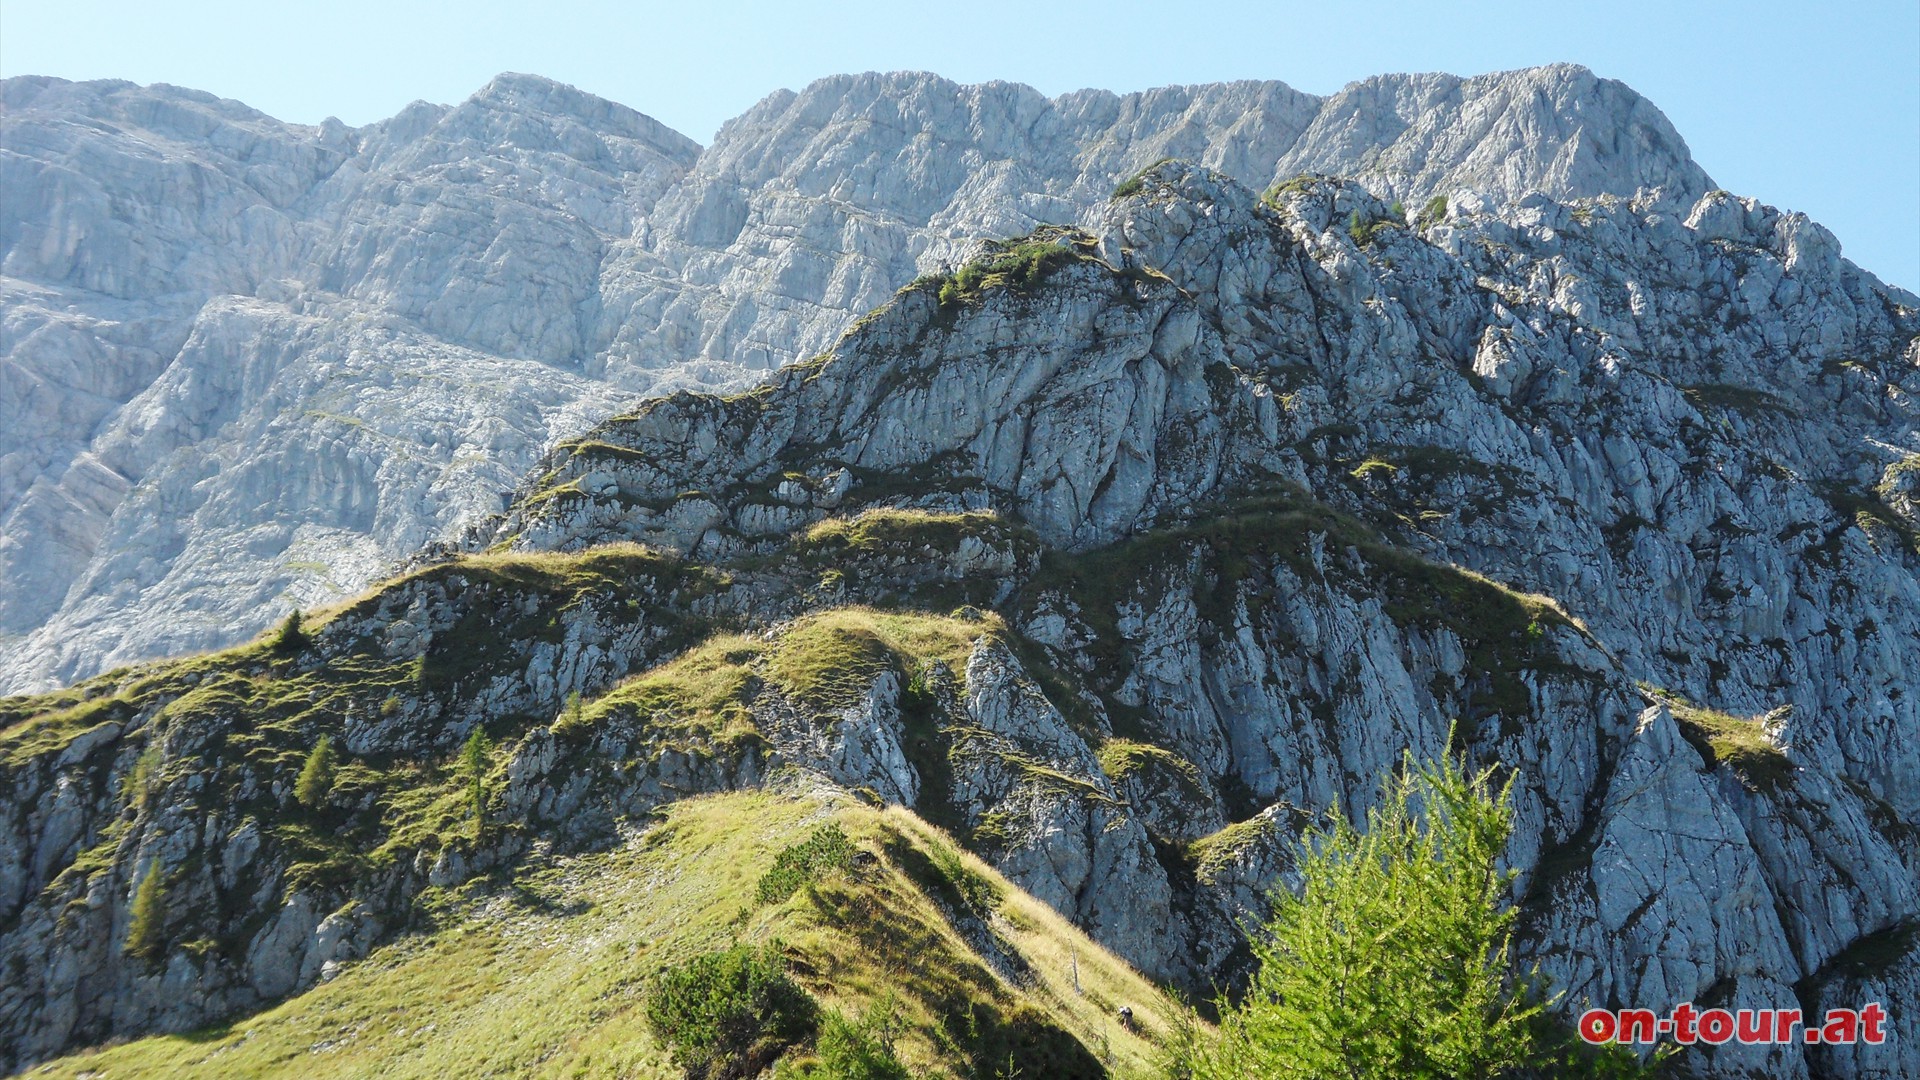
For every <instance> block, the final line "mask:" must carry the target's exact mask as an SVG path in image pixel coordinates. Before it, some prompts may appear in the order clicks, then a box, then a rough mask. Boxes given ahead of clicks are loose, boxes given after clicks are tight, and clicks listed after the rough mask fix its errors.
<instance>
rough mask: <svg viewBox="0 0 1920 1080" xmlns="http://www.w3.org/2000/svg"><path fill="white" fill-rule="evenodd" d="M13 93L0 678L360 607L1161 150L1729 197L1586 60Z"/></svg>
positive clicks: (1501, 191) (1397, 179)
mask: <svg viewBox="0 0 1920 1080" xmlns="http://www.w3.org/2000/svg"><path fill="white" fill-rule="evenodd" d="M0 94H4V95H5V101H6V105H7V111H6V114H5V116H4V117H0V146H4V147H6V148H7V149H8V151H9V152H8V153H7V154H6V155H5V156H4V157H0V181H3V182H4V183H5V185H6V187H7V188H8V190H10V191H12V192H15V193H16V197H14V198H10V199H9V200H7V202H6V203H5V205H4V206H3V207H0V211H4V212H3V213H0V270H4V274H5V279H4V283H3V284H4V286H5V289H6V293H5V295H4V296H0V301H3V302H4V305H5V308H6V310H7V312H8V320H9V322H8V327H9V331H8V336H7V337H6V338H5V339H4V340H0V348H4V349H5V354H4V355H6V356H7V357H8V358H9V359H10V360H11V362H12V366H11V367H10V368H9V370H10V371H11V372H13V376H12V379H11V381H10V382H8V383H6V384H3V385H0V395H6V396H5V401H6V402H7V403H10V404H17V405H18V407H19V409H20V415H21V416H22V422H21V423H19V424H17V425H15V426H14V427H13V429H11V430H10V431H9V432H6V433H0V462H4V463H5V465H6V467H5V469H4V471H0V523H4V525H5V529H4V534H3V535H0V689H4V688H16V689H27V688H38V687H45V686H48V685H52V684H54V683H58V682H62V681H68V680H71V679H73V678H78V677H82V676H84V675H86V674H91V673H93V672H97V671H100V670H105V669H106V668H107V667H111V666H113V665H115V664H119V663H126V662H130V661H134V660H138V659H145V658H150V657H154V656H159V655H168V654H172V653H178V652H182V651H192V650H195V649H203V648H213V647H219V646H221V645H225V644H230V643H232V642H234V641H238V640H242V639H244V638H245V637H247V636H249V635H251V634H252V633H254V632H256V631H257V630H259V629H260V628H262V627H264V626H265V625H267V624H269V623H271V622H273V621H274V620H276V619H278V618H279V617H280V616H281V615H283V614H285V612H286V611H288V610H290V609H291V608H293V607H295V606H305V607H312V606H315V605H318V604H325V603H329V602H332V601H333V600H336V599H339V598H342V597H344V596H347V595H351V594H352V593H353V592H356V591H358V590H359V589H360V588H363V587H365V586H366V585H367V584H369V583H371V582H372V581H373V580H375V579H376V578H377V577H378V576H380V575H381V574H383V573H385V572H386V571H387V570H388V569H389V568H391V567H392V566H394V565H396V564H397V563H398V562H399V561H400V560H403V559H405V558H407V557H408V556H409V555H410V553H411V552H412V551H413V550H415V549H416V548H418V547H419V546H420V545H422V544H424V543H427V542H429V541H433V540H436V539H440V540H444V539H447V538H449V537H451V536H452V535H455V534H457V532H458V531H459V530H460V529H461V528H464V527H465V526H466V525H467V524H470V523H471V522H472V521H474V520H476V519H477V518H478V517H480V516H483V515H484V514H486V513H487V512H490V511H491V510H493V509H496V508H497V506H498V499H499V498H500V493H501V492H503V491H505V490H508V489H510V488H511V487H513V486H514V485H515V484H516V483H517V482H518V481H519V479H520V477H521V475H522V472H523V471H524V470H525V469H527V468H530V467H531V466H532V464H533V462H534V461H535V460H536V459H537V457H538V456H539V454H540V453H541V452H543V450H544V449H545V448H546V447H547V446H548V445H550V444H551V443H552V442H554V441H555V440H557V439H559V438H563V437H565V436H567V435H570V434H573V433H575V432H577V431H579V430H580V429H582V428H584V427H585V426H587V425H588V424H590V423H592V422H594V421H596V420H598V419H601V418H604V417H605V416H608V415H611V414H612V413H613V412H614V411H616V409H617V408H618V407H619V405H620V404H621V403H622V402H624V401H631V400H632V399H633V398H634V397H636V396H638V395H639V394H642V393H645V392H649V391H664V390H668V389H672V388H674V387H678V386H693V387H700V386H706V387H729V386H735V385H738V384H740V383H741V382H742V381H743V380H750V379H753V378H757V377H760V376H761V375H763V374H764V373H765V372H767V371H769V370H772V369H773V368H776V367H778V366H779V365H781V364H784V363H787V362H790V361H792V360H795V359H799V358H802V357H805V356H809V355H813V354H816V353H819V352H821V351H823V350H825V349H827V348H829V347H830V346H831V345H832V344H833V342H834V340H835V339H836V338H837V337H838V335H839V334H840V332H841V331H842V330H844V329H845V328H846V327H847V326H848V325H850V324H852V323H853V322H854V321H855V320H856V319H858V318H859V317H860V316H862V315H864V314H866V313H867V312H868V311H870V310H872V309H873V308H874V307H876V306H877V305H879V304H881V303H882V302H884V301H885V300H886V299H887V298H888V297H889V296H891V295H892V293H893V291H894V290H895V289H897V288H899V287H900V286H902V285H904V284H906V283H907V282H908V281H910V280H912V279H913V278H915V277H916V276H918V275H921V274H925V273H930V272H934V271H937V270H939V269H940V268H941V267H942V266H945V265H955V264H958V263H959V262H962V261H964V260H965V259H966V258H967V257H969V252H970V251H971V250H972V249H973V248H974V246H975V245H977V243H978V242H980V241H981V240H984V239H989V238H993V237H1000V236H1008V235H1016V234H1019V233H1022V232H1025V231H1027V230H1029V229H1031V228H1033V227H1034V226H1035V225H1037V224H1040V223H1042V222H1048V221H1052V222H1071V221H1075V220H1077V219H1079V218H1081V217H1082V216H1083V215H1085V214H1087V213H1092V212H1094V211H1095V210H1097V208H1098V207H1100V206H1101V205H1103V204H1104V203H1105V201H1106V199H1107V197H1108V195H1109V194H1110V192H1111V191H1112V189H1113V186H1114V184H1115V183H1117V182H1118V181H1119V180H1120V179H1121V178H1122V177H1124V176H1126V175H1127V174H1129V173H1131V172H1134V171H1135V170H1137V169H1139V168H1141V167H1143V166H1145V165H1147V164H1150V163H1151V162H1153V161H1155V160H1158V159H1160V158H1163V157H1184V158H1189V159H1192V160H1195V161H1198V162H1200V163H1203V164H1207V165H1209V166H1212V167H1216V168H1219V169H1221V170H1222V171H1224V172H1226V173H1228V174H1229V175H1237V176H1240V177H1242V178H1243V179H1244V181H1245V182H1246V183H1247V184H1248V186H1250V187H1254V188H1256V189H1260V188H1265V187H1267V186H1269V185H1270V184H1272V183H1275V182H1278V181H1282V180H1285V179H1287V178H1288V177H1289V176H1292V175H1293V174H1294V173H1296V172H1301V171H1325V172H1331V173H1340V174H1350V175H1357V176H1359V178H1360V179H1361V181H1362V182H1363V183H1367V184H1370V185H1372V186H1373V188H1374V189H1375V190H1376V191H1377V192H1378V193H1379V194H1381V195H1383V196H1385V197H1387V198H1389V200H1394V199H1399V200H1404V201H1405V202H1407V203H1409V204H1411V205H1413V206H1415V207H1416V208H1417V207H1418V206H1419V205H1420V204H1421V203H1423V202H1425V201H1426V199H1427V198H1428V197H1429V196H1431V195H1432V194H1434V193H1436V192H1440V191H1445V192H1448V193H1452V194H1459V193H1461V192H1467V191H1471V190H1478V191H1479V192H1481V194H1480V195H1478V196H1475V197H1480V198H1488V199H1492V200H1494V201H1496V202H1498V201H1501V200H1505V199H1511V198H1516V197H1519V196H1520V195H1521V194H1522V193H1524V192H1526V191H1529V190H1534V189H1539V190H1543V191H1545V192H1547V193H1549V194H1556V195H1557V197H1562V198H1577V197H1597V196H1611V197H1621V198H1624V197H1630V196H1632V195H1633V194H1634V193H1635V192H1637V191H1639V190H1640V189H1642V188H1650V187H1663V188H1665V189H1666V192H1667V197H1668V199H1669V200H1670V201H1672V202H1673V203H1675V210H1674V212H1675V213H1684V209H1683V207H1682V204H1688V203H1691V202H1692V201H1693V200H1694V199H1696V198H1698V197H1699V196H1700V195H1701V194H1703V193H1704V192H1705V191H1706V190H1708V189H1709V188H1710V187H1711V184H1712V182H1711V180H1710V179H1709V178H1708V177H1707V176H1706V174H1705V173H1704V172H1703V171H1701V170H1700V168H1699V167H1698V166H1697V165H1696V164H1694V163H1693V161H1692V160H1691V158H1690V156H1689V155H1688V153H1687V149H1686V144H1685V142H1684V140H1683V139H1682V138H1681V137H1680V135H1679V133H1677V132H1675V131H1674V130H1673V128H1672V125H1671V124H1669V123H1668V122H1667V121H1666V119H1665V117H1664V116H1662V115H1661V114H1660V112H1659V110H1658V109H1657V108H1656V107H1654V106H1653V105H1652V104H1651V103H1649V102H1647V101H1646V99H1645V98H1643V97H1641V96H1640V95H1638V94H1636V93H1634V92H1633V91H1632V90H1631V88H1628V87H1626V86H1624V85H1623V84H1620V83H1618V82H1614V81H1611V80H1604V79H1599V78H1597V77H1595V76H1594V75H1593V74H1592V73H1591V72H1589V71H1587V70H1586V69H1584V68H1581V67H1578V66H1577V65H1556V66H1550V67H1544V68H1536V69H1529V70H1527V71H1521V72H1511V73H1504V74H1495V75H1488V76H1478V77H1475V78H1472V79H1456V78H1451V77H1441V76H1397V75H1396V76H1380V77H1377V78H1375V79H1372V80H1368V81H1365V82H1363V83H1360V84H1356V86H1355V87H1353V88H1352V89H1350V90H1349V91H1346V92H1343V93H1341V94H1338V95H1335V96H1333V97H1330V98H1325V99H1321V98H1316V97H1313V96H1311V95H1305V94H1300V93H1297V92H1295V91H1292V90H1290V89H1288V88H1286V87H1285V86H1284V84H1279V83H1271V82H1269V83H1231V84H1218V85H1213V86H1201V87H1191V88H1184V89H1170V90H1163V91H1154V92H1149V93H1142V94H1133V95H1127V96H1120V95H1114V94H1108V93H1104V92H1084V93H1079V94H1070V95H1065V96H1062V97H1060V98H1055V99H1048V98H1045V97H1043V96H1041V95H1040V94H1039V93H1037V92H1036V91H1033V90H1031V89H1030V88H1026V87H1022V86H1018V85H1015V84H1009V83H995V84H986V85H982V86H963V85H960V84H955V83H951V82H948V81H946V80H944V79H939V78H936V77H932V76H926V75H867V76H840V77H835V78H832V79H825V80H821V81H820V82H817V83H815V84H813V85H812V86H810V87H808V88H807V89H806V90H805V91H804V92H802V93H798V94H789V93H784V92H783V93H777V94H774V95H772V96H770V97H768V98H766V99H765V100H763V101H762V102H761V104H760V105H758V106H756V107H755V108H754V109H752V110H749V111H748V112H747V113H745V114H743V115H742V117H740V118H739V119H738V120H737V121H736V122H734V123H732V124H729V125H728V126H727V127H726V128H724V129H723V131H722V133H721V135H722V137H721V138H720V139H719V140H717V141H716V142H715V143H713V144H712V145H711V146H708V147H705V148H700V147H698V145H697V144H695V143H694V142H693V141H692V140H690V139H687V138H685V137H684V136H681V135H679V134H677V133H674V132H672V131H670V130H668V129H666V128H665V127H664V126H662V125H660V124H658V123H657V122H655V121H653V120H651V119H649V118H647V117H646V116H644V115H643V114H641V113H638V112H635V111H633V110H631V109H628V108H626V107H625V106H620V105H616V104H614V103H612V102H608V101H605V100H604V99H601V98H597V97H594V96H593V95H590V94H585V93H582V92H580V91H578V90H576V89H573V88H571V87H567V86H564V85H562V84H558V83H555V82H553V81H551V80H547V79H541V78H538V77H533V76H518V75H515V76H502V77H500V78H497V79H495V80H493V81H492V82H490V83H489V84H488V85H487V86H486V87H483V88H482V89H481V90H480V91H479V92H477V93H476V94H475V95H473V96H472V97H471V98H469V99H468V100H467V101H465V102H463V103H461V104H460V105H457V106H452V107H444V106H427V105H420V106H415V107H413V108H410V109H407V110H404V111H403V112H402V113H400V114H399V115H397V116H395V117H393V118H391V119H389V120H386V121H383V122H381V123H379V124H375V125H371V126H368V127H365V128H358V129H348V128H345V127H344V126H337V125H335V126H327V125H322V126H318V127H298V126H289V125H284V124H280V123H279V122H277V121H274V120H272V119H271V118H270V117H266V116H264V115H263V114H260V113H258V112H257V111H255V110H252V109H249V108H247V107H245V106H244V105H241V104H239V103H232V102H224V101H222V100H220V99H217V98H214V97H212V96H211V95H204V94H199V93H196V92H193V91H187V90H181V89H149V88H140V87H135V86H132V85H131V84H124V83H102V84H82V83H67V82H61V81H57V80H43V79H33V78H26V77H22V78H17V79H11V80H7V81H6V82H5V83H4V84H0ZM76 165H78V166H80V167H76ZM30 402H37V403H38V404H36V405H33V406H32V407H29V404H28V403H30ZM35 536H49V537H57V538H59V541H58V542H57V543H53V544H47V543H38V542H29V541H28V539H27V538H29V537H35Z"/></svg>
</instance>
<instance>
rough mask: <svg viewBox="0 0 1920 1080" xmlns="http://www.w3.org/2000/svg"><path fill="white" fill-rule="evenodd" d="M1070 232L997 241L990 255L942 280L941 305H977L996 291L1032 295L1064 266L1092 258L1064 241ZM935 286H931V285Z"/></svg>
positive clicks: (1064, 231) (1074, 245) (940, 284)
mask: <svg viewBox="0 0 1920 1080" xmlns="http://www.w3.org/2000/svg"><path fill="white" fill-rule="evenodd" d="M1073 235H1074V234H1072V233H1071V232H1069V231H1067V230H1060V229H1054V230H1048V231H1045V232H1036V233H1034V234H1033V235H1030V236H1027V237H1021V238H1019V239H1015V240H1007V241H997V242H993V243H992V244H991V245H990V248H989V251H988V253H987V254H986V255H984V256H982V257H981V258H979V259H976V260H974V261H973V262H970V263H968V264H967V265H965V266H963V267H961V268H960V269H958V270H956V271H954V272H953V274H952V275H951V276H949V277H946V278H944V279H937V280H939V297H940V305H941V306H942V307H946V306H949V305H956V304H972V303H977V302H978V301H979V300H980V299H981V298H982V297H984V296H985V295H986V294H987V292H988V291H989V290H992V289H1002V288H1004V289H1012V290H1014V291H1016V292H1028V291H1031V290H1033V289H1035V288H1037V287H1039V285H1040V283H1041V282H1043V281H1045V280H1046V279H1047V277H1048V275H1050V274H1052V273H1053V272H1054V271H1055V270H1058V269H1060V268H1061V267H1063V266H1068V265H1071V264H1073V263H1075V262H1079V261H1081V260H1083V259H1090V258H1091V256H1090V255H1087V254H1085V253H1084V252H1082V251H1081V250H1080V249H1079V247H1078V246H1077V245H1076V244H1074V243H1069V242H1066V240H1065V239H1063V238H1064V237H1071V236H1073ZM929 284H931V282H929Z"/></svg>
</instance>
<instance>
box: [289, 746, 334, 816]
mask: <svg viewBox="0 0 1920 1080" xmlns="http://www.w3.org/2000/svg"><path fill="white" fill-rule="evenodd" d="M333 756H334V755H333V739H332V738H330V737H328V736H326V735H322V736H320V740H319V741H318V742H316V743H314V744H313V749H312V750H309V751H308V752H307V761H306V764H304V765H302V766H301V767H300V778H299V779H298V780H295V781H294V784H293V797H294V798H296V799H298V800H300V805H301V806H304V807H306V808H307V809H309V810H317V809H319V808H320V805H321V804H322V803H325V802H326V801H327V793H328V792H330V791H332V790H333Z"/></svg>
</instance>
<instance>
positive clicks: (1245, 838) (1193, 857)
mask: <svg viewBox="0 0 1920 1080" xmlns="http://www.w3.org/2000/svg"><path fill="white" fill-rule="evenodd" d="M1278 833H1279V830H1278V829H1276V828H1275V827H1274V823H1273V822H1272V821H1271V820H1269V819H1267V818H1264V817H1254V818H1248V819H1247V820H1245V821H1236V822H1234V823H1233V824H1231V825H1229V826H1227V827H1226V828H1224V829H1221V830H1220V831H1219V832H1216V833H1211V834H1209V835H1207V836H1203V837H1201V838H1199V839H1198V840H1195V841H1193V842H1192V843H1190V844H1188V845H1187V851H1186V854H1187V858H1188V860H1189V861H1190V862H1191V863H1192V864H1193V872H1194V876H1195V877H1196V878H1198V879H1199V881H1200V883H1201V884H1203V885H1212V884H1213V883H1214V882H1215V881H1217V880H1218V879H1219V876H1220V874H1221V872H1222V871H1224V870H1226V868H1227V867H1229V866H1231V865H1232V864H1233V862H1234V860H1236V859H1238V858H1239V857H1240V855H1241V854H1242V853H1243V852H1245V851H1247V850H1248V849H1249V848H1252V847H1254V846H1255V845H1257V844H1262V843H1270V842H1272V841H1274V840H1277V839H1278V838H1279V836H1278Z"/></svg>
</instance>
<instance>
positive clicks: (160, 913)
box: [126, 859, 167, 959]
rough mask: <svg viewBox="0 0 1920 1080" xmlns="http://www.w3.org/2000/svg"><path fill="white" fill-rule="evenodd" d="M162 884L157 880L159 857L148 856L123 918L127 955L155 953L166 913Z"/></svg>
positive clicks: (159, 942) (150, 954)
mask: <svg viewBox="0 0 1920 1080" xmlns="http://www.w3.org/2000/svg"><path fill="white" fill-rule="evenodd" d="M164 888H165V886H164V885H163V883H162V882H161V880H160V860H159V859H149V860H148V861H147V872H146V874H145V875H144V876H142V877H141V878H140V884H139V885H138V886H137V887H136V888H135V889H134V890H133V908H132V910H131V911H130V912H128V915H129V918H128V920H127V943H126V953H127V955H129V956H139V957H145V958H149V959H151V958H152V957H153V956H154V955H156V954H157V953H159V951H160V945H161V933H162V931H164V930H165V926H164V925H163V924H164V923H165V922H166V917H167V911H166V897H165V896H164V895H163V894H162V892H163V889H164Z"/></svg>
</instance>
